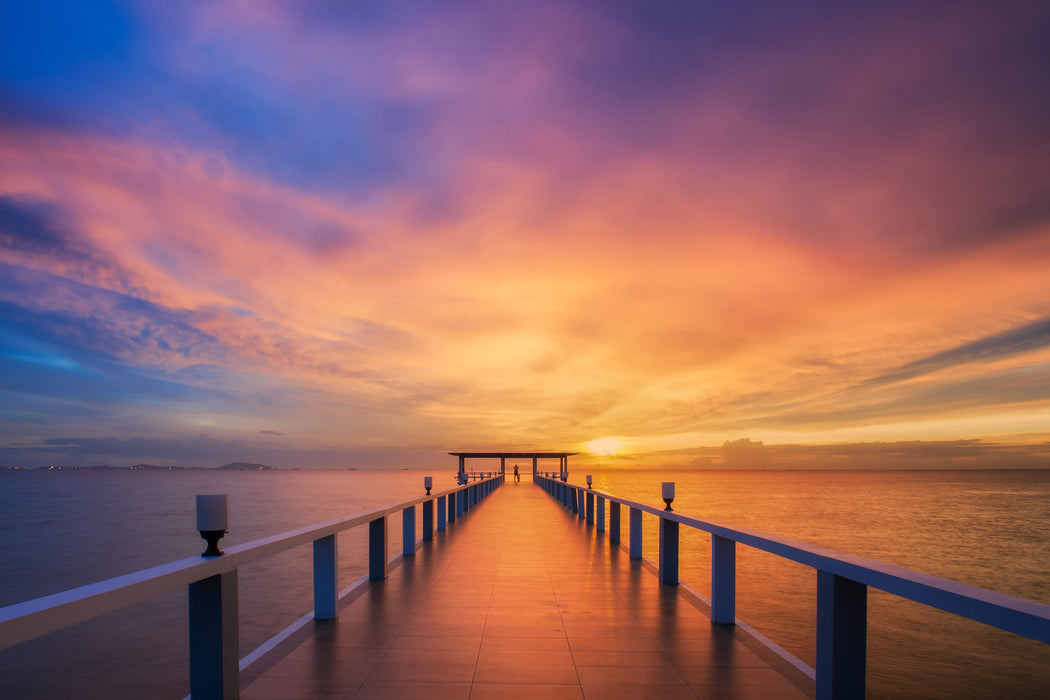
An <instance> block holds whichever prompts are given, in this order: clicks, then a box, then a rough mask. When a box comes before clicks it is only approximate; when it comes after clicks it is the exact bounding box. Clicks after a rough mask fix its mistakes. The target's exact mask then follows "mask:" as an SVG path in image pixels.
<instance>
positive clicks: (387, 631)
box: [241, 475, 813, 700]
mask: <svg viewBox="0 0 1050 700" xmlns="http://www.w3.org/2000/svg"><path fill="white" fill-rule="evenodd" d="M530 476H531V475H530ZM282 654H283V658H280V659H279V660H278V659H277V657H278V656H280V655H282ZM272 656H273V657H274V659H273V663H272V667H271V668H268V669H267V670H266V671H265V672H263V673H261V674H260V675H259V677H258V678H257V679H254V680H252V681H251V682H250V683H249V684H248V685H247V686H246V687H245V689H244V690H243V691H242V693H241V697H242V698H244V699H245V700H278V699H283V698H318V699H319V698H328V697H346V698H353V697H358V698H421V697H426V698H461V699H463V700H466V699H467V698H470V700H478V699H479V698H545V699H548V700H559V699H561V698H631V699H632V700H634V699H644V698H660V699H661V700H671V699H673V698H697V697H699V698H756V699H758V698H785V699H787V698H798V699H800V700H801V699H803V698H806V697H811V696H812V693H813V682H812V680H810V679H809V678H807V677H806V676H805V675H804V674H802V673H801V672H799V671H798V670H796V669H794V668H791V667H790V666H789V664H787V663H786V662H784V661H782V660H780V659H778V658H776V657H775V656H774V655H772V654H770V653H768V652H767V651H766V650H765V649H764V648H762V646H761V645H760V644H758V643H756V642H755V641H754V640H752V639H750V638H749V637H748V635H747V634H746V633H744V632H742V631H741V630H738V629H735V628H734V627H731V626H721V625H712V624H711V621H710V619H709V618H708V617H707V616H706V615H705V614H703V613H702V612H701V611H700V609H698V608H697V607H694V605H693V604H691V603H690V601H689V600H688V599H687V598H686V597H684V596H682V595H680V592H679V591H678V590H676V588H674V587H669V586H664V585H661V584H660V583H659V582H658V580H657V577H656V576H655V575H654V574H653V573H652V572H651V571H649V570H648V569H647V567H646V566H645V565H644V563H643V562H642V561H641V560H638V559H635V560H632V559H631V558H630V556H629V553H628V552H627V551H626V550H624V549H622V548H620V547H610V546H609V545H608V542H607V541H606V540H605V539H604V538H602V537H600V536H598V534H597V533H596V532H595V530H594V527H593V526H589V525H587V524H586V522H585V521H581V520H580V519H579V518H578V517H576V515H575V514H574V513H573V512H571V511H569V510H566V509H564V508H561V507H559V504H558V503H557V502H556V501H554V500H553V499H551V498H550V497H549V496H548V495H547V494H546V493H544V491H543V490H542V489H540V488H537V487H536V486H534V485H533V484H532V483H531V479H523V480H522V481H521V482H520V483H517V484H515V483H513V482H509V483H507V484H505V485H504V486H502V487H501V488H499V489H496V490H495V492H494V493H493V494H492V495H491V497H490V498H488V499H486V500H485V501H484V502H483V503H482V504H481V505H480V506H479V507H478V508H477V509H475V510H472V511H471V512H470V513H469V515H468V516H467V517H465V518H462V519H461V520H460V521H457V522H456V523H455V526H454V527H453V528H451V529H450V531H449V532H448V533H447V534H446V535H445V539H444V541H441V542H437V541H436V542H434V543H432V545H430V546H426V547H422V548H420V549H419V550H418V551H417V552H416V553H415V556H413V557H406V558H404V559H403V560H402V562H401V564H400V566H398V567H397V568H396V569H394V570H393V571H392V572H390V575H389V577H388V578H387V579H386V580H385V581H383V582H381V583H373V584H372V585H370V586H369V587H368V589H367V590H366V591H365V592H364V593H363V594H362V595H361V597H360V598H358V599H357V600H355V601H354V602H353V603H351V604H349V605H347V606H346V607H345V608H344V609H343V610H342V611H341V612H340V613H339V617H338V619H336V620H330V621H323V622H316V623H313V624H311V625H310V626H309V627H308V628H306V629H304V630H303V631H302V633H301V634H299V635H298V636H297V637H296V638H295V639H294V640H290V642H289V644H288V645H286V646H285V647H284V648H282V649H281V650H280V651H279V653H276V654H273V655H272ZM246 680H247V679H246ZM800 686H801V687H800Z"/></svg>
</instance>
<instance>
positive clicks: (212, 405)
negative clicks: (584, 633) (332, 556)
mask: <svg viewBox="0 0 1050 700" xmlns="http://www.w3.org/2000/svg"><path fill="white" fill-rule="evenodd" d="M4 14H5V18H4V21H3V22H2V23H0V465H7V466H12V465H20V466H41V465H47V464H103V463H104V464H114V465H128V464H135V463H139V462H147V463H153V464H192V465H202V466H217V465H219V464H222V463H224V462H226V461H234V460H245V461H254V462H261V463H265V464H273V465H276V466H298V467H301V468H310V467H321V468H341V467H345V466H357V467H362V468H363V467H369V466H397V465H406V466H415V465H420V464H430V463H437V464H441V463H443V462H441V461H440V460H441V459H442V458H443V459H445V460H449V462H448V463H449V464H450V465H452V461H453V458H451V457H447V456H444V455H445V453H446V452H449V451H456V450H502V449H505V450H537V449H547V450H569V451H579V452H581V453H582V454H581V457H580V458H579V459H583V460H585V461H586V460H592V461H597V462H600V461H601V460H602V459H605V460H607V462H608V463H609V464H632V465H636V466H639V465H641V466H651V465H661V464H683V465H690V464H691V465H697V466H713V467H717V466H748V465H751V466H754V465H760V466H769V465H771V464H774V465H779V466H791V465H798V464H807V465H810V466H814V465H818V466H825V465H828V464H838V465H846V466H849V465H861V466H878V465H879V464H885V462H884V460H885V459H888V458H889V457H888V456H891V455H897V456H898V457H900V456H901V455H905V456H906V457H907V459H909V460H910V459H913V458H914V459H916V460H919V461H918V462H917V463H921V464H924V465H926V466H946V465H952V464H967V465H971V466H972V465H975V464H978V463H979V464H981V465H984V466H1012V465H1021V466H1043V467H1050V71H1047V70H1046V45H1047V44H1048V42H1050V5H1047V3H1045V2H1041V1H1036V2H1015V1H1011V0H1007V1H1004V2H995V3H988V2H953V3H942V2H920V1H911V2H893V1H888V2H880V3H848V2H827V3H825V2H800V3H783V2H733V3H723V2H704V1H702V0H695V1H690V2H661V1H657V2H644V3H642V2H626V1H619V0H600V1H599V0H595V1H591V0H562V1H559V2H544V1H542V0H539V1H535V2H528V3H500V2H491V1H489V2H481V1H470V0H451V1H449V2H441V3H434V2H420V1H411V2H402V1H400V0H388V1H384V2H367V1H366V2H354V3H347V2H335V1H303V2H271V1H269V0H251V1H250V2H249V1H247V0H244V1H242V0H216V1H211V2H193V1H190V2H184V3H154V2H141V3H139V2H128V3H122V2H95V1H93V0H76V1H71V2H60V1H56V2H39V1H31V2H21V1H20V0H15V1H13V2H6V3H5V12H4ZM861 454H862V455H867V457H865V459H864V460H861V461H860V462H858V461H857V459H858V458H857V455H861ZM443 456H444V457H443ZM975 460H976V461H975ZM982 460H983V461H982ZM861 462H863V464H861ZM894 463H897V464H903V463H904V462H900V461H898V462H894ZM908 464H909V465H910V464H912V462H908ZM450 468H451V467H450Z"/></svg>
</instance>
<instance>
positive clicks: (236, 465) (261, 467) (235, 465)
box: [216, 462, 279, 472]
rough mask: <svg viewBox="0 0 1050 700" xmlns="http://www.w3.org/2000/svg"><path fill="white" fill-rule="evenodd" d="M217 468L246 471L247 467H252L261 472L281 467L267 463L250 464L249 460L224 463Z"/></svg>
mask: <svg viewBox="0 0 1050 700" xmlns="http://www.w3.org/2000/svg"><path fill="white" fill-rule="evenodd" d="M216 468H217V469H222V470H226V471H233V470H239V471H244V470H245V469H250V470H252V471H261V472H270V471H278V469H279V467H271V466H268V465H266V464H249V463H248V462H230V463H229V464H224V465H222V466H221V467H216Z"/></svg>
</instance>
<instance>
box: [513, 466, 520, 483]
mask: <svg viewBox="0 0 1050 700" xmlns="http://www.w3.org/2000/svg"><path fill="white" fill-rule="evenodd" d="M514 481H521V474H519V473H518V465H517V464H515V465H514Z"/></svg>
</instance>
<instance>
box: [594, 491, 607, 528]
mask: <svg viewBox="0 0 1050 700" xmlns="http://www.w3.org/2000/svg"><path fill="white" fill-rule="evenodd" d="M596 498H597V503H598V506H597V508H598V510H597V511H596V512H595V514H594V515H595V529H596V530H597V531H598V532H605V499H604V498H602V497H601V496H596Z"/></svg>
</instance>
